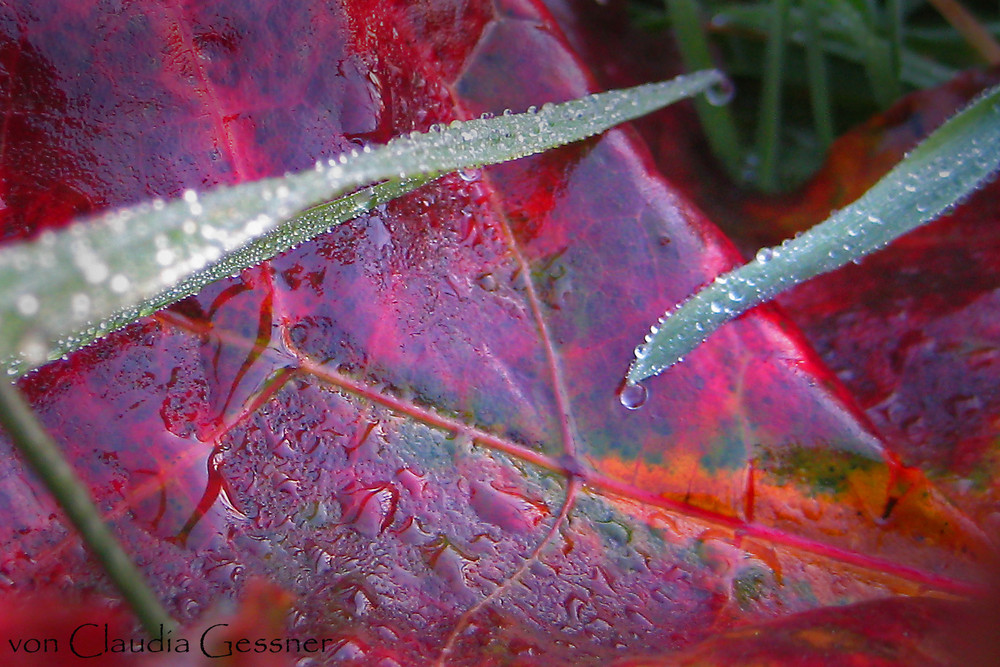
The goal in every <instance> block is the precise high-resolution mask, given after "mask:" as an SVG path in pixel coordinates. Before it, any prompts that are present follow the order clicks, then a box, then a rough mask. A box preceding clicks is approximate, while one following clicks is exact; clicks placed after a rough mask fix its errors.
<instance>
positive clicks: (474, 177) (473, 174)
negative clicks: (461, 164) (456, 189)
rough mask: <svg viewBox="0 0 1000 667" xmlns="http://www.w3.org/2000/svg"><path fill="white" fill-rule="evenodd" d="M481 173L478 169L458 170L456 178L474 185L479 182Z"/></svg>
mask: <svg viewBox="0 0 1000 667" xmlns="http://www.w3.org/2000/svg"><path fill="white" fill-rule="evenodd" d="M481 175H482V172H480V171H479V170H478V169H459V170H458V177H459V178H461V179H462V180H463V181H465V182H466V183H475V182H476V181H478V180H479V178H480V176H481Z"/></svg>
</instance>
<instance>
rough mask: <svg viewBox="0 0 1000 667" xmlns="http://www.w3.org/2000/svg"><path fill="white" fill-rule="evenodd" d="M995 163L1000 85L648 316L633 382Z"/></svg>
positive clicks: (924, 218)
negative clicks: (877, 173)
mask: <svg viewBox="0 0 1000 667" xmlns="http://www.w3.org/2000/svg"><path fill="white" fill-rule="evenodd" d="M998 165H1000V86H998V87H996V88H992V89H990V90H989V91H987V92H986V93H985V94H983V95H982V96H980V97H979V98H977V99H976V100H975V101H974V102H973V103H971V104H970V105H969V106H968V107H966V108H965V109H964V110H963V111H962V112H961V113H959V114H957V115H956V116H954V117H953V118H952V119H951V120H949V121H948V122H947V123H945V124H944V125H942V126H941V127H940V128H939V129H938V130H936V131H935V132H934V133H933V134H931V135H930V136H929V137H928V138H927V139H926V140H924V141H923V142H922V143H921V144H920V145H919V146H918V147H917V148H916V149H914V150H913V151H912V152H911V153H910V154H909V155H908V156H907V157H906V158H905V159H904V160H903V161H902V162H900V163H899V164H898V165H896V167H894V168H893V169H892V171H890V172H889V173H888V174H886V176H885V177H883V178H882V180H880V181H879V182H878V183H876V184H875V185H874V186H873V187H872V188H871V189H870V190H869V191H868V192H866V193H865V194H864V195H862V196H861V197H860V198H859V199H858V200H857V201H855V202H854V203H853V204H851V205H850V206H848V207H846V208H844V209H842V210H840V211H839V212H837V213H835V214H834V215H832V216H831V217H830V218H829V219H827V220H826V221H825V222H823V223H821V224H819V225H816V226H815V227H813V228H812V229H810V230H809V231H807V232H805V233H804V234H802V235H800V236H797V237H796V238H794V239H790V240H788V241H785V242H784V243H782V244H781V245H780V246H777V247H774V248H765V249H762V250H761V251H760V252H758V253H757V258H756V259H755V260H754V261H751V262H749V263H748V264H745V265H744V266H741V267H739V268H737V269H734V270H733V271H730V272H729V273H726V274H724V275H721V276H719V277H718V278H716V279H715V281H714V282H712V283H710V284H709V285H708V286H706V287H704V288H703V289H701V290H700V291H699V292H697V293H696V294H695V295H694V296H692V297H690V298H689V299H688V300H686V301H685V302H684V303H682V304H681V305H680V306H679V307H678V308H676V309H675V310H674V311H673V312H669V313H667V314H666V315H664V316H663V318H661V319H660V321H659V322H658V323H657V324H656V325H654V326H653V327H652V329H651V331H650V334H649V336H647V339H646V342H645V344H643V345H640V346H639V347H637V348H636V358H635V360H634V361H633V362H632V364H631V366H630V367H629V370H628V374H627V377H626V379H627V381H628V382H629V383H631V384H635V383H638V382H639V381H641V380H643V379H645V378H648V377H650V376H653V375H656V374H658V373H660V372H661V371H663V370H664V369H666V368H668V367H670V366H672V365H673V364H675V363H677V362H678V361H680V360H681V359H682V358H683V357H684V355H685V354H687V353H688V352H690V351H691V350H693V349H694V348H695V347H697V346H698V345H700V344H701V343H702V342H703V341H704V340H705V339H706V338H707V337H708V336H709V335H710V334H711V333H712V332H713V331H715V330H716V329H717V328H719V326H721V325H722V324H724V323H725V322H727V321H729V320H731V319H733V318H734V317H736V316H737V315H740V314H741V313H743V312H745V311H747V310H748V309H750V308H752V307H754V306H756V305H758V304H760V303H763V302H765V301H768V300H770V299H772V298H774V297H775V296H776V295H777V294H779V293H780V292H782V291H784V290H786V289H789V288H790V287H794V286H795V285H797V284H799V283H801V282H803V281H805V280H808V279H809V278H812V277H814V276H817V275H819V274H822V273H826V272H828V271H832V270H834V269H836V268H839V267H841V266H843V265H844V264H846V263H848V262H851V261H856V260H858V259H859V258H861V257H863V256H864V255H867V254H869V253H871V252H874V251H875V250H878V249H880V248H882V247H884V246H885V245H887V244H888V243H890V242H891V241H892V240H894V239H896V238H898V237H899V236H901V235H903V234H905V233H906V232H909V231H911V230H912V229H915V228H916V227H919V226H920V225H923V224H924V223H926V222H928V221H930V220H933V219H935V218H937V217H938V216H939V215H940V214H941V213H942V212H944V211H946V210H947V209H948V208H949V207H951V206H954V205H955V203H956V202H958V201H960V200H961V199H962V198H964V197H966V196H967V195H968V194H969V193H971V192H972V191H974V190H975V189H976V188H978V187H979V186H981V185H982V184H983V182H984V181H986V180H987V179H988V178H990V177H991V176H992V175H993V174H994V173H995V172H996V170H997V167H998Z"/></svg>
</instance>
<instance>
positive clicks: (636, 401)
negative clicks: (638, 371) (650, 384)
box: [618, 382, 649, 410]
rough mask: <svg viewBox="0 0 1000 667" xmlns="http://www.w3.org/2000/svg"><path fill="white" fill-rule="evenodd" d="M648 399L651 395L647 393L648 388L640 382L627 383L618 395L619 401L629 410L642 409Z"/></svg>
mask: <svg viewBox="0 0 1000 667" xmlns="http://www.w3.org/2000/svg"><path fill="white" fill-rule="evenodd" d="M648 397H649V393H648V392H647V391H646V387H644V386H643V385H641V384H639V383H638V382H635V383H627V384H626V385H625V386H624V387H622V390H621V391H620V392H619V393H618V400H619V401H621V404H622V405H623V406H625V407H626V408H628V409H629V410H638V409H639V408H641V407H642V406H643V405H645V403H646V399H647V398H648Z"/></svg>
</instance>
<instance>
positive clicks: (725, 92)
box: [705, 77, 736, 107]
mask: <svg viewBox="0 0 1000 667" xmlns="http://www.w3.org/2000/svg"><path fill="white" fill-rule="evenodd" d="M735 94H736V86H735V85H734V84H733V82H732V80H731V79H730V78H729V77H723V78H722V80H721V81H719V82H718V83H715V84H713V85H711V86H709V87H708V88H707V89H706V90H705V100H706V101H707V102H708V103H709V104H711V105H712V106H716V107H721V106H724V105H726V104H729V103H730V102H731V101H732V99H733V95H735Z"/></svg>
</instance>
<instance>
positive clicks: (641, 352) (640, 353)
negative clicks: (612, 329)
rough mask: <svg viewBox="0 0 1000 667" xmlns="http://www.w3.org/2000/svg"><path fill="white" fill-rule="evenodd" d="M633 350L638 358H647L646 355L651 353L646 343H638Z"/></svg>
mask: <svg viewBox="0 0 1000 667" xmlns="http://www.w3.org/2000/svg"><path fill="white" fill-rule="evenodd" d="M633 352H634V353H635V358H636V359H645V358H646V355H647V354H649V352H648V351H647V350H646V346H645V345H636V346H635V349H634V350H633Z"/></svg>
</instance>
